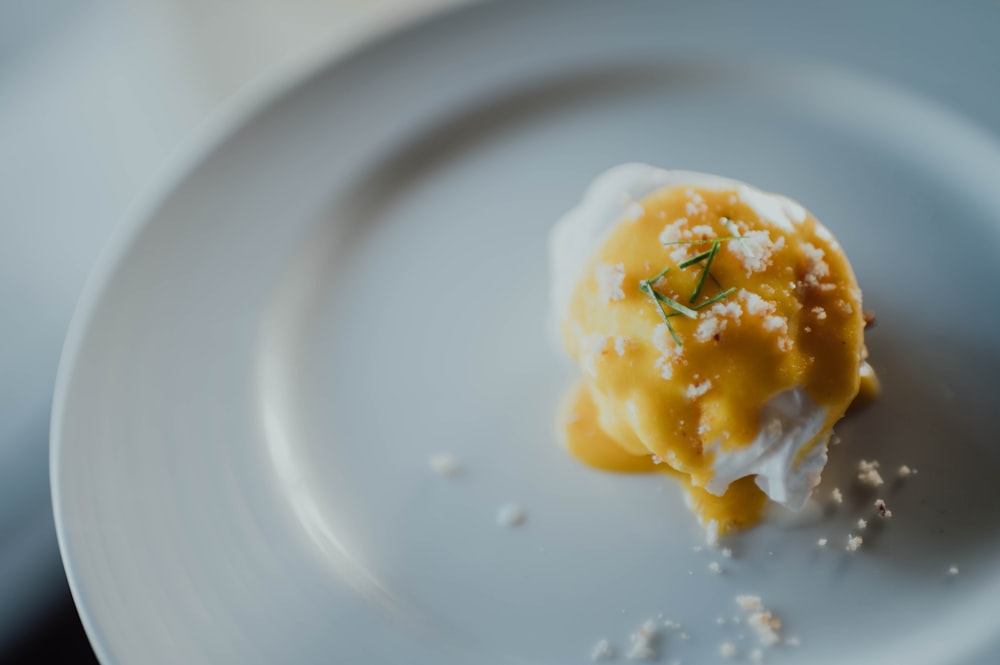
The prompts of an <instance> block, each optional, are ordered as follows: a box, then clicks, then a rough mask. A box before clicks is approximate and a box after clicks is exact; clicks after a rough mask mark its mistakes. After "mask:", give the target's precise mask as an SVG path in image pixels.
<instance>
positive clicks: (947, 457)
mask: <svg viewBox="0 0 1000 665" xmlns="http://www.w3.org/2000/svg"><path fill="white" fill-rule="evenodd" d="M920 330H921V327H920V325H919V322H918V321H913V320H908V319H905V318H899V319H896V320H895V324H894V325H885V326H882V327H880V328H879V329H878V330H877V331H874V332H873V334H871V335H869V348H870V350H871V360H872V363H873V365H874V366H875V368H876V370H877V372H878V374H879V377H880V379H881V381H882V386H883V392H882V395H881V396H880V398H879V400H878V401H877V402H876V403H875V404H873V405H872V406H871V407H870V408H868V409H865V410H863V411H861V412H860V413H858V414H856V415H854V416H852V417H848V418H846V419H845V420H844V421H842V423H841V424H840V425H838V427H837V433H838V435H839V436H840V438H841V439H842V441H843V443H842V444H841V445H839V446H834V447H833V448H832V449H831V454H830V463H829V465H828V467H827V469H826V471H825V472H824V484H823V488H824V491H825V492H827V494H823V495H821V498H822V499H823V500H826V499H827V497H828V496H829V495H828V492H829V489H830V488H831V487H834V486H839V487H840V488H841V489H842V491H843V493H844V504H843V505H842V506H839V507H838V508H837V509H836V511H835V512H836V514H837V516H839V517H840V518H844V517H845V516H849V517H850V521H849V522H848V527H851V528H853V531H854V532H855V533H859V534H862V535H863V536H864V545H863V548H864V552H863V553H861V554H862V555H864V554H868V553H872V554H876V553H879V552H885V553H889V554H891V555H896V554H898V555H899V556H892V557H891V561H892V567H891V569H892V570H893V571H894V572H895V573H897V574H907V573H914V572H919V573H920V574H926V573H927V572H929V571H931V572H934V573H940V572H941V571H942V570H943V568H942V565H943V563H942V562H944V561H951V560H955V561H969V562H974V561H976V560H979V559H986V558H991V559H995V558H996V556H997V555H1000V529H998V528H997V526H998V525H1000V492H998V485H1000V441H998V438H997V436H998V424H1000V418H998V413H1000V404H998V403H997V400H996V397H997V392H996V381H997V377H1000V349H998V348H996V347H990V348H981V347H978V346H976V345H974V344H972V343H969V342H968V341H963V340H961V339H959V338H958V337H957V336H956V338H953V339H949V340H939V339H933V338H929V337H926V336H925V337H919V336H917V335H918V331H920ZM862 459H864V460H878V461H879V462H880V464H881V466H880V467H879V471H880V473H881V475H882V477H883V480H884V481H885V484H884V485H882V486H880V487H877V488H873V487H869V486H866V485H864V484H862V483H860V482H858V480H857V475H858V462H859V460H862ZM903 464H905V465H907V466H909V467H911V468H913V469H916V470H917V472H918V473H917V474H916V475H911V476H909V477H905V478H901V477H900V476H899V474H898V469H899V467H900V466H901V465H903ZM878 498H882V499H884V500H885V502H886V504H887V506H888V508H889V509H890V510H891V511H892V517H891V518H889V519H887V520H885V519H882V518H880V517H879V516H878V515H877V511H876V510H875V508H874V502H875V500H876V499H878ZM858 518H864V519H866V520H867V521H868V526H867V527H866V528H865V529H864V530H859V529H857V528H856V526H855V524H854V523H855V522H856V521H857V519H858ZM845 537H846V536H845ZM831 546H835V547H837V548H840V549H842V548H843V543H842V542H840V541H837V542H832V541H831Z"/></svg>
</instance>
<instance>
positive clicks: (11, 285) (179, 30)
mask: <svg viewBox="0 0 1000 665" xmlns="http://www.w3.org/2000/svg"><path fill="white" fill-rule="evenodd" d="M428 4H429V3H427V2H425V1H424V0H0V311H2V312H3V326H2V327H0V336H2V337H0V589H3V593H2V594H0V662H2V663H7V664H11V663H41V662H67V663H95V662H96V660H95V659H94V656H93V652H92V651H91V650H90V647H89V644H88V643H87V639H86V637H85V635H84V633H83V629H82V627H81V626H80V622H79V619H78V617H77V614H76V611H75V609H74V607H73V603H72V599H71V598H70V594H69V589H68V587H67V584H66V578H65V575H64V574H63V569H62V564H61V562H60V558H59V551H58V546H57V544H56V537H55V530H54V527H53V521H52V507H51V500H50V497H49V483H48V424H49V410H50V407H51V394H52V387H53V382H54V380H55V373H56V368H57V366H58V362H59V354H60V351H61V347H62V341H63V337H64V335H65V332H66V328H67V326H68V324H69V320H70V317H71V315H72V312H73V306H74V303H75V301H76V298H77V296H78V294H79V292H80V289H81V287H82V285H83V282H84V280H85V279H86V276H87V274H88V273H89V271H90V269H91V267H92V265H93V264H94V262H95V260H96V258H97V256H98V254H99V252H100V249H101V247H102V246H103V244H104V242H105V240H106V239H107V237H108V235H109V233H110V232H111V229H112V228H113V226H114V225H115V223H116V221H117V220H118V219H119V218H120V217H121V216H122V214H123V213H124V212H125V211H126V210H127V208H128V205H129V203H130V202H131V201H132V200H133V199H134V198H135V197H136V196H137V194H138V193H139V192H140V191H142V190H143V189H144V188H146V187H148V186H149V185H150V183H151V182H154V181H156V180H157V178H158V176H159V175H160V174H162V173H164V172H165V171H167V170H168V165H169V164H170V163H171V160H172V158H173V156H174V155H176V154H177V153H178V152H179V151H180V150H183V146H184V145H185V144H186V142H189V141H191V140H192V138H191V137H192V136H194V135H195V134H196V133H197V129H198V127H199V126H201V125H202V124H203V123H204V122H205V121H206V119H207V118H208V117H209V116H210V115H211V114H212V113H213V112H214V111H217V110H218V109H219V108H220V107H222V106H224V104H225V103H226V101H227V100H229V99H231V98H232V97H233V96H234V95H236V94H238V93H239V92H240V91H241V90H242V89H245V88H246V87H247V86H251V85H254V82H259V81H261V80H265V79H266V78H267V77H268V75H269V72H270V73H272V74H273V73H274V72H275V70H276V69H280V68H282V67H287V66H294V65H295V63H296V62H299V63H301V62H302V61H305V60H308V59H310V58H315V57H318V56H319V54H320V53H321V52H322V51H324V50H325V49H327V48H329V47H331V45H335V44H336V43H337V41H338V40H343V39H347V38H349V37H350V36H352V35H357V34H359V33H360V32H362V31H364V30H366V29H370V28H371V27H372V26H374V25H377V24H378V22H379V21H384V20H385V17H386V16H391V15H393V14H394V13H397V12H409V13H412V12H419V11H423V10H424V9H425V6H426V5H428Z"/></svg>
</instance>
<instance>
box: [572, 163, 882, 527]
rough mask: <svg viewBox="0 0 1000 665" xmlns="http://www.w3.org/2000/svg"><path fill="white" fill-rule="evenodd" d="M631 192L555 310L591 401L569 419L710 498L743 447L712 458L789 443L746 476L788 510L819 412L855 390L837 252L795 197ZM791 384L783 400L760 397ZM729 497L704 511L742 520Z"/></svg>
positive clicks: (737, 501) (755, 507)
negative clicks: (566, 301) (563, 308)
mask: <svg viewBox="0 0 1000 665" xmlns="http://www.w3.org/2000/svg"><path fill="white" fill-rule="evenodd" d="M626 168H627V167H626ZM754 200H761V201H766V202H767V203H762V204H761V205H759V206H754V205H752V202H753V201H754ZM634 203H635V208H634V212H633V213H632V214H631V215H628V216H626V217H623V218H620V219H618V220H615V224H614V226H612V227H611V229H610V230H609V232H608V234H607V236H606V237H605V238H604V239H603V241H602V242H601V243H600V247H599V249H598V250H597V252H596V254H595V255H594V256H593V257H591V258H590V260H589V261H587V262H586V264H585V266H584V269H583V273H582V274H581V275H580V276H579V283H578V285H577V288H576V289H575V292H574V294H573V296H572V298H571V304H570V306H569V308H568V312H567V315H566V317H565V318H564V319H563V320H562V330H563V338H564V341H565V344H566V348H567V350H568V351H569V353H570V355H572V356H573V357H574V359H576V361H577V362H578V363H579V364H580V366H581V369H582V373H583V377H584V378H583V380H584V382H585V386H586V390H587V391H588V392H589V393H590V395H589V400H590V403H592V404H593V405H594V408H595V410H596V412H595V413H594V414H593V415H584V416H583V417H584V418H585V419H587V420H591V421H592V420H597V421H598V422H599V425H600V427H601V428H602V429H603V430H604V431H605V432H607V433H608V434H609V436H610V438H611V439H612V440H614V441H615V442H617V445H619V446H621V447H622V448H623V449H625V450H626V451H627V452H629V453H631V454H633V455H642V454H647V455H655V456H656V458H657V459H659V460H663V462H664V463H665V464H667V465H669V466H671V467H673V468H674V469H676V470H678V471H680V472H682V474H684V475H686V476H688V477H690V479H691V483H692V484H693V485H694V486H696V487H705V488H707V489H708V491H709V494H715V495H722V494H723V493H724V491H725V490H726V488H727V487H728V486H729V484H730V483H731V482H733V481H735V480H737V479H739V478H742V477H746V476H749V475H753V472H754V471H755V469H756V463H757V459H756V458H754V457H748V458H746V459H745V460H743V461H736V462H734V461H730V460H729V459H727V458H731V459H735V458H734V455H735V454H746V453H747V452H749V450H748V449H750V448H752V447H756V449H759V452H757V453H752V454H754V455H757V456H759V457H760V458H767V457H769V456H773V455H774V453H773V452H772V449H774V448H778V447H788V448H789V450H788V452H787V455H786V456H787V460H788V466H787V467H785V465H781V468H780V471H779V474H780V477H773V478H768V477H767V476H765V477H764V478H763V479H761V480H759V481H758V484H759V485H760V486H761V488H762V489H768V490H770V492H771V496H772V498H774V499H776V500H782V501H784V502H791V501H795V502H796V503H795V505H794V506H793V507H794V508H798V507H799V506H800V504H799V503H798V501H800V500H801V499H799V498H798V497H796V498H794V499H792V500H791V501H790V500H789V498H788V497H787V493H788V491H787V488H785V487H784V486H785V485H787V484H795V483H799V484H803V485H804V486H805V488H811V487H812V486H814V485H816V484H817V483H818V481H819V471H821V470H822V462H823V461H824V459H825V447H826V443H827V440H828V438H829V436H830V433H831V431H832V427H833V424H834V423H835V422H837V420H839V419H840V417H841V416H842V415H843V414H844V412H845V411H846V410H847V407H848V405H849V404H850V403H851V401H852V400H853V399H854V397H855V395H856V394H857V393H858V385H859V370H858V368H859V367H860V366H861V362H862V360H861V358H862V350H863V344H864V341H863V329H864V320H863V318H862V305H861V291H860V290H859V289H858V285H857V282H856V280H855V278H854V273H853V272H852V271H851V268H850V265H849V263H848V262H847V257H845V256H844V254H843V252H842V251H841V249H840V245H839V243H837V241H836V240H835V239H834V238H833V236H832V235H831V234H830V233H829V231H827V230H826V229H825V228H823V227H822V226H821V225H820V224H819V223H818V222H817V221H816V220H815V219H814V218H813V217H812V216H810V215H808V213H807V212H806V211H805V210H804V209H802V208H801V207H799V206H798V205H796V204H795V203H794V202H791V201H783V200H782V199H780V198H778V197H768V196H767V195H765V194H763V193H760V192H755V191H752V190H749V189H747V188H745V187H741V188H740V189H737V188H735V187H730V186H725V187H722V188H720V189H709V188H707V187H702V186H696V185H692V183H686V184H680V185H674V186H665V187H663V188H661V189H658V190H656V191H654V192H653V193H651V194H649V195H647V196H646V197H644V198H642V199H641V200H639V201H636V202H634ZM768 203H770V204H772V207H773V208H775V209H776V210H777V211H778V216H777V218H775V219H772V218H770V217H766V216H765V214H764V210H766V206H767V204H768ZM586 207H587V202H586V200H585V201H584V202H583V203H582V204H581V208H580V210H581V211H582V214H586ZM782 207H785V208H787V209H788V210H791V211H793V213H794V214H790V215H789V216H787V217H786V216H785V215H784V213H783V212H781V209H782ZM573 221H575V218H572V219H571V220H570V223H572V222H573ZM779 222H780V223H779ZM733 238H735V239H733ZM699 257H702V258H701V261H698V258H699ZM692 262H693V263H692ZM556 269H558V268H556ZM706 271H707V272H706ZM709 277H710V278H711V279H709ZM654 298H656V299H660V298H663V300H662V301H660V300H657V301H655V302H654ZM795 391H801V396H798V394H797V397H796V399H794V400H793V402H792V404H793V408H792V409H791V410H789V409H787V408H786V409H783V410H782V411H776V410H775V409H774V408H773V407H772V408H769V407H768V405H769V404H772V403H775V400H776V399H777V400H778V401H781V400H785V401H788V400H787V399H786V398H779V397H778V396H779V395H783V394H785V393H793V392H795ZM799 405H801V406H799ZM581 409H583V406H582V405H581V406H578V407H577V409H576V411H580V410H581ZM786 412H787V413H786ZM587 438H588V439H589V440H590V441H593V437H587ZM786 442H787V443H786ZM569 446H570V449H571V450H573V449H574V448H576V449H577V450H580V449H582V448H584V447H585V446H584V445H583V444H582V443H579V442H578V443H574V442H572V441H571V442H570V444H569ZM591 448H593V446H592V445H591V446H589V447H588V449H591ZM807 458H808V459H810V460H813V459H816V460H817V461H816V462H812V461H810V463H809V464H803V463H802V462H803V460H804V459H807ZM591 461H593V460H591ZM727 467H729V468H727ZM723 469H725V470H726V471H725V472H724V471H723ZM785 474H788V475H789V476H790V477H791V479H790V480H786V479H785ZM773 475H778V474H773ZM799 476H802V477H801V478H799ZM776 485H780V486H781V487H775V486H776ZM750 493H751V494H752V491H751V492H750ZM744 494H746V492H734V496H731V497H727V498H726V500H723V501H719V502H714V503H716V504H718V505H717V506H716V507H715V509H714V510H711V511H705V512H712V513H713V514H715V515H716V517H712V518H705V519H703V520H702V521H703V523H704V524H709V523H711V520H713V519H714V520H715V524H716V527H714V528H720V529H721V531H722V532H723V533H727V532H729V531H732V530H734V529H739V528H743V527H746V526H749V525H750V524H752V522H753V521H754V519H753V518H754V517H755V516H756V515H757V514H758V513H759V512H760V511H759V508H760V505H761V504H762V501H761V500H760V499H758V498H754V499H753V500H751V501H750V503H751V504H752V507H750V509H745V508H744V504H745V503H746V501H744V500H743V498H744V497H743V495H744ZM736 495H739V496H736ZM800 496H804V493H803V494H800ZM707 502H710V501H709V500H706V501H701V502H699V504H700V505H704V504H706V503H707Z"/></svg>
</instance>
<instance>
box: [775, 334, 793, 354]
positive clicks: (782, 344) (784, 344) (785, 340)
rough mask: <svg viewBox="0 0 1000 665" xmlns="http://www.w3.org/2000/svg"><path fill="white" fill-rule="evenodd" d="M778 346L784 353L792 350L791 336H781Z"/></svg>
mask: <svg viewBox="0 0 1000 665" xmlns="http://www.w3.org/2000/svg"><path fill="white" fill-rule="evenodd" d="M778 348H779V349H780V350H781V351H783V352H784V353H788V352H789V351H791V350H792V340H791V338H789V337H779V338H778Z"/></svg>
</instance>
